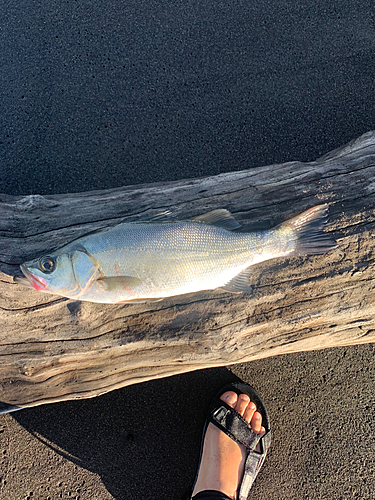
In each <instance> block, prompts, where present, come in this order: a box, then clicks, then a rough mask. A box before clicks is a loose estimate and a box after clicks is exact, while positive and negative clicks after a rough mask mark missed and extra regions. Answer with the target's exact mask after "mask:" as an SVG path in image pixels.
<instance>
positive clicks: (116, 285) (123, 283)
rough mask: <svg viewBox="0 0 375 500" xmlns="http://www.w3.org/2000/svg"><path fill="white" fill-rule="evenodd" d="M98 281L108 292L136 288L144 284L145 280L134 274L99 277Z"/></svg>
mask: <svg viewBox="0 0 375 500" xmlns="http://www.w3.org/2000/svg"><path fill="white" fill-rule="evenodd" d="M97 283H98V285H100V286H102V287H103V288H104V290H105V291H106V292H123V291H124V290H129V291H131V290H134V289H135V288H137V287H138V286H140V285H142V283H143V281H142V280H141V279H140V278H135V277H134V276H111V277H104V278H99V279H98V280H97Z"/></svg>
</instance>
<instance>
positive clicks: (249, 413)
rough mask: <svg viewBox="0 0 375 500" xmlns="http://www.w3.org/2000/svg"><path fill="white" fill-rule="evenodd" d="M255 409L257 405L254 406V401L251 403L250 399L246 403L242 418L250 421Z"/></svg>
mask: <svg viewBox="0 0 375 500" xmlns="http://www.w3.org/2000/svg"><path fill="white" fill-rule="evenodd" d="M256 409H257V407H256V406H255V403H253V402H252V401H250V402H249V404H248V405H247V408H246V410H245V413H244V414H243V418H244V419H245V420H246V422H249V423H250V421H251V419H252V418H253V415H254V413H255V411H256Z"/></svg>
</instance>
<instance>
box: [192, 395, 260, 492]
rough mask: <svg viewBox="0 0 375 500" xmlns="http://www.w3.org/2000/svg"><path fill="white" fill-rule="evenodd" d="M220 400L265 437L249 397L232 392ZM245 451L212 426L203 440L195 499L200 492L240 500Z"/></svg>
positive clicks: (210, 425)
mask: <svg viewBox="0 0 375 500" xmlns="http://www.w3.org/2000/svg"><path fill="white" fill-rule="evenodd" d="M220 399H221V400H222V401H225V402H226V403H227V404H228V405H229V406H231V407H232V408H234V409H235V410H236V411H237V412H238V413H239V414H240V415H242V416H243V417H244V419H245V420H246V421H247V422H249V423H250V424H251V428H252V429H253V431H254V432H256V433H261V434H265V429H264V427H262V416H261V414H260V413H259V412H257V411H256V406H255V404H254V403H253V402H252V401H250V398H249V396H248V395H247V394H240V395H239V396H238V395H237V394H236V393H235V392H232V391H228V392H225V393H224V394H222V395H221V397H220ZM245 460H246V450H245V448H244V446H242V445H239V444H237V443H236V442H235V441H233V440H232V439H231V438H230V437H229V436H227V435H226V434H225V433H224V432H222V431H221V430H220V429H218V428H217V427H216V426H215V425H213V424H212V423H210V424H209V425H208V428H207V431H206V435H205V438H204V445H203V452H202V460H201V464H200V467H199V473H198V478H197V482H196V484H195V487H194V491H193V496H194V495H196V494H197V493H199V492H200V491H205V490H216V491H221V492H222V493H225V495H227V496H228V497H229V498H232V499H233V500H235V499H236V498H237V490H238V487H239V485H240V483H241V481H242V475H243V471H244V463H245Z"/></svg>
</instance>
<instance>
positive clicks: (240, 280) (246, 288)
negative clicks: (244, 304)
mask: <svg viewBox="0 0 375 500" xmlns="http://www.w3.org/2000/svg"><path fill="white" fill-rule="evenodd" d="M250 272H251V271H250V268H249V267H248V268H246V269H245V270H244V271H241V272H240V273H238V274H237V275H236V276H235V277H234V278H232V279H231V280H230V281H228V283H225V285H223V286H222V287H220V288H222V289H223V290H226V291H227V292H233V293H241V292H245V293H252V291H253V288H252V286H251V285H249V277H250Z"/></svg>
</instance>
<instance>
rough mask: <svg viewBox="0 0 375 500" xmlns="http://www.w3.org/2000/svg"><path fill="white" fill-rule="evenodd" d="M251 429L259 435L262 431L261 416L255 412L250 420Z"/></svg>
mask: <svg viewBox="0 0 375 500" xmlns="http://www.w3.org/2000/svg"><path fill="white" fill-rule="evenodd" d="M251 428H252V429H253V431H254V432H256V433H257V434H259V433H260V432H261V431H262V415H261V414H260V413H259V412H258V411H256V412H254V415H253V416H252V418H251Z"/></svg>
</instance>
